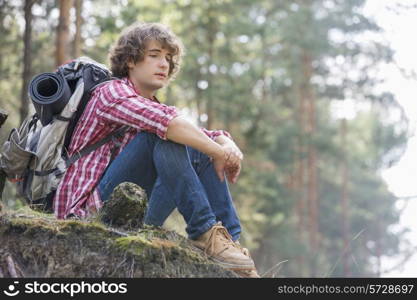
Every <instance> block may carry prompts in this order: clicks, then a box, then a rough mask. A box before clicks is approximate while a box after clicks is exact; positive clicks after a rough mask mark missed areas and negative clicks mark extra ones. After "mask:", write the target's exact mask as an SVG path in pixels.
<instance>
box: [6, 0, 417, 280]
mask: <svg viewBox="0 0 417 300" xmlns="http://www.w3.org/2000/svg"><path fill="white" fill-rule="evenodd" d="M375 1H377V0H367V1H366V0H348V1H341V0H325V1H318V0H294V1H290V0H282V1H274V0H269V1H267V0H264V1H250V0H213V1H203V0H179V1H172V0H159V1H155V0H141V1H135V0H116V1H110V0H104V1H91V0H61V1H54V0H37V1H34V0H26V1H24V0H15V1H5V0H0V91H1V99H0V108H2V109H4V110H6V111H7V112H8V113H9V119H8V120H7V122H6V123H5V125H4V126H3V127H2V129H1V131H0V142H3V141H4V140H5V139H6V138H7V135H8V132H9V131H10V129H11V128H12V127H16V126H18V125H19V123H20V122H21V121H22V120H23V119H24V118H25V117H26V116H27V115H28V114H29V113H31V112H32V111H33V108H32V107H31V104H30V101H29V100H28V96H27V86H28V84H29V82H30V79H31V78H32V77H33V76H34V75H36V74H38V73H40V72H49V71H53V70H54V69H55V68H56V67H57V66H59V65H60V64H62V63H65V62H67V61H69V60H70V59H72V58H75V57H79V56H81V55H85V56H89V57H91V58H93V59H95V60H97V61H99V62H101V63H106V64H107V63H108V61H107V53H108V49H109V47H110V45H111V44H112V43H113V42H114V41H115V40H116V39H117V37H118V35H119V33H120V31H121V30H122V29H123V28H125V27H126V26H128V25H130V24H131V23H133V22H135V21H144V22H161V23H164V24H166V25H168V26H170V27H171V28H172V30H173V31H174V32H175V33H176V34H177V35H178V36H179V37H180V38H181V40H182V42H183V44H184V45H185V48H186V55H185V57H184V60H183V65H182V69H181V71H180V73H179V74H178V76H177V78H176V79H175V80H174V81H173V82H172V83H171V84H170V85H169V86H168V87H167V88H164V89H163V90H161V91H160V92H159V94H158V97H159V98H160V99H161V101H162V102H164V103H166V104H169V105H175V106H177V107H178V108H180V109H181V110H182V112H183V113H184V114H185V115H187V116H188V117H189V119H190V120H192V121H193V122H195V123H196V124H197V125H199V126H203V127H206V128H208V129H225V130H227V131H229V132H230V133H231V134H232V136H233V138H234V140H235V141H236V143H237V144H238V145H239V147H240V148H241V149H242V152H243V153H244V155H245V159H244V161H243V169H242V173H241V176H240V179H239V181H238V182H237V183H236V184H234V185H230V187H231V192H232V195H233V199H234V202H235V204H236V206H237V209H238V211H239V215H240V218H241V221H242V224H243V229H244V234H243V235H242V243H243V244H244V245H247V246H248V247H249V248H250V249H251V252H252V254H253V257H254V260H255V262H256V263H257V266H258V268H259V271H260V274H262V275H264V276H265V277H342V276H343V277H350V276H352V277H360V276H366V277H374V276H375V277H379V276H384V275H386V274H390V272H393V271H395V270H397V269H401V268H402V267H403V266H404V264H406V263H407V262H408V261H409V260H410V258H411V257H412V255H413V253H414V252H415V250H416V246H415V245H414V244H413V242H412V241H410V239H409V238H408V235H407V233H408V232H409V230H410V229H409V228H407V227H405V226H402V225H401V223H400V217H401V214H402V213H403V211H405V210H406V209H407V206H406V204H407V202H408V201H409V200H415V197H407V198H401V197H400V198H399V197H398V196H396V195H394V193H393V192H392V191H390V189H389V188H388V185H387V183H386V182H385V181H384V179H383V176H382V173H383V172H384V171H385V170H387V169H389V168H391V167H392V166H394V165H395V164H396V163H397V162H398V161H399V160H400V159H401V157H402V155H403V154H404V152H405V151H406V148H407V141H408V140H409V138H410V137H411V134H412V131H413V130H414V126H413V124H411V123H410V121H409V117H408V115H407V113H406V111H405V110H404V108H403V106H402V105H400V101H399V99H398V97H396V95H395V94H394V93H393V91H392V90H390V89H389V88H387V87H388V85H386V78H387V76H386V75H387V74H386V70H395V72H397V71H398V72H399V73H400V74H401V76H403V77H404V78H406V79H407V80H412V81H413V83H414V85H415V80H416V75H415V73H414V72H413V70H412V69H411V68H409V66H407V65H405V66H404V65H400V64H399V62H398V61H397V57H396V52H395V51H394V49H393V48H392V47H391V43H390V40H389V39H387V38H386V35H385V32H384V30H383V28H382V27H381V26H380V25H379V24H378V23H377V22H376V16H372V15H369V14H368V13H366V10H365V7H366V5H367V4H368V2H373V3H375ZM383 2H384V1H383ZM385 2H386V3H388V4H387V5H386V7H385V8H384V9H386V10H388V11H390V12H391V13H393V14H395V15H399V16H401V14H407V13H409V12H410V11H411V12H414V13H417V4H416V2H415V1H385ZM410 38H411V37H410ZM393 72H394V71H393ZM4 198H5V199H7V200H6V202H5V204H6V205H7V206H8V208H9V209H17V208H19V207H20V206H22V205H23V203H22V201H21V200H20V199H19V197H18V196H17V195H16V192H15V190H14V188H13V186H12V184H11V183H8V184H7V186H6V190H5V196H4ZM181 222H183V221H182V219H181V218H180V217H179V215H178V214H174V215H173V216H172V217H170V219H169V220H168V221H167V224H166V226H167V227H168V228H173V229H176V230H178V231H180V232H181V230H182V229H181V228H182V226H181ZM389 258H393V260H392V261H393V262H394V261H395V263H390V264H389V266H387V265H386V264H385V263H384V262H385V261H386V260H387V259H389ZM394 258H395V260H394Z"/></svg>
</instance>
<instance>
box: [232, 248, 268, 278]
mask: <svg viewBox="0 0 417 300" xmlns="http://www.w3.org/2000/svg"><path fill="white" fill-rule="evenodd" d="M235 245H236V246H237V247H238V248H239V249H240V251H242V253H243V254H244V255H246V256H248V257H249V258H251V259H252V257H251V255H250V253H249V250H248V248H244V247H242V245H241V244H240V243H239V241H236V242H235ZM233 271H234V272H235V273H236V274H237V275H239V276H240V277H242V278H261V276H259V274H258V271H257V270H256V267H255V266H253V269H252V270H233Z"/></svg>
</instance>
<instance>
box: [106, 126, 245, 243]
mask: <svg viewBox="0 0 417 300" xmlns="http://www.w3.org/2000/svg"><path fill="white" fill-rule="evenodd" d="M122 182H133V183H135V184H137V185H139V186H140V187H142V188H143V189H144V190H145V191H146V194H147V195H148V208H147V212H146V215H145V219H144V223H145V224H149V225H156V226H162V224H163V223H164V222H165V220H166V219H167V218H168V216H169V215H170V214H171V212H172V211H173V210H174V209H175V207H177V208H178V211H179V212H180V214H181V215H182V216H183V217H184V220H185V222H186V223H187V227H186V232H187V234H188V236H189V238H190V239H196V238H197V237H198V236H200V235H201V234H203V233H204V232H206V231H207V230H208V229H210V228H211V227H212V226H213V225H214V224H215V223H216V222H217V221H221V222H222V224H223V226H225V227H226V229H227V230H228V231H229V233H230V235H231V236H232V238H233V240H237V239H238V238H239V235H240V232H241V227H240V222H239V218H238V216H237V214H236V209H235V207H234V205H233V201H232V197H231V195H230V192H229V187H228V185H227V181H226V180H224V181H223V182H221V181H220V179H219V178H218V176H217V174H216V172H215V170H214V168H213V164H212V163H211V161H210V158H209V157H208V156H207V155H205V154H203V153H201V152H199V151H197V150H195V149H193V148H191V147H188V146H185V145H182V144H177V143H175V142H172V141H164V140H162V139H161V138H159V137H158V136H157V135H155V134H152V133H149V132H145V131H142V132H139V133H138V134H137V135H136V136H135V137H134V138H133V139H132V140H131V141H130V142H129V143H128V144H127V145H126V147H125V148H124V149H123V150H122V151H121V152H120V154H119V155H118V156H117V157H116V158H115V159H114V161H113V162H112V163H111V164H110V165H109V167H108V168H107V170H106V171H105V173H104V175H103V177H102V179H101V181H100V183H99V185H98V190H99V193H100V196H101V199H102V200H103V201H106V200H108V198H109V197H110V194H111V192H112V191H113V189H114V188H115V187H116V186H117V185H118V184H120V183H122Z"/></svg>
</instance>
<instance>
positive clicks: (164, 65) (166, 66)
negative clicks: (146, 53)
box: [159, 58, 169, 69]
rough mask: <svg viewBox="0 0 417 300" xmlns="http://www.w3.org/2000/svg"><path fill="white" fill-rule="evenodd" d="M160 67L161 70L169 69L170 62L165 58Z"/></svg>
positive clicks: (160, 62)
mask: <svg viewBox="0 0 417 300" xmlns="http://www.w3.org/2000/svg"><path fill="white" fill-rule="evenodd" d="M159 66H160V67H161V68H164V69H166V68H168V67H169V63H168V61H167V60H166V59H165V58H163V59H161V60H160V61H159Z"/></svg>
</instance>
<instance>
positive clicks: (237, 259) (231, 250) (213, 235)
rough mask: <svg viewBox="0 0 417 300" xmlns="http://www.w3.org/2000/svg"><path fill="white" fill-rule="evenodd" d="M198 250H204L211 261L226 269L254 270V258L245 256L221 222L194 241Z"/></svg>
mask: <svg viewBox="0 0 417 300" xmlns="http://www.w3.org/2000/svg"><path fill="white" fill-rule="evenodd" d="M192 243H193V245H194V246H196V247H197V248H199V249H201V250H204V253H205V254H207V255H208V256H209V257H210V259H211V260H213V261H214V262H216V263H218V264H220V265H221V266H223V267H224V268H227V269H231V270H233V271H235V270H253V269H254V267H255V264H254V263H253V260H252V258H250V257H248V256H247V255H244V254H243V253H242V251H241V250H240V248H239V247H238V246H237V245H236V244H235V243H234V242H233V240H232V237H231V236H230V234H229V233H228V232H227V229H226V228H225V227H223V226H222V225H221V223H220V222H218V223H217V224H215V225H213V227H211V228H210V229H209V230H208V231H207V232H205V233H203V234H202V235H201V236H199V237H198V238H197V240H194V241H192Z"/></svg>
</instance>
